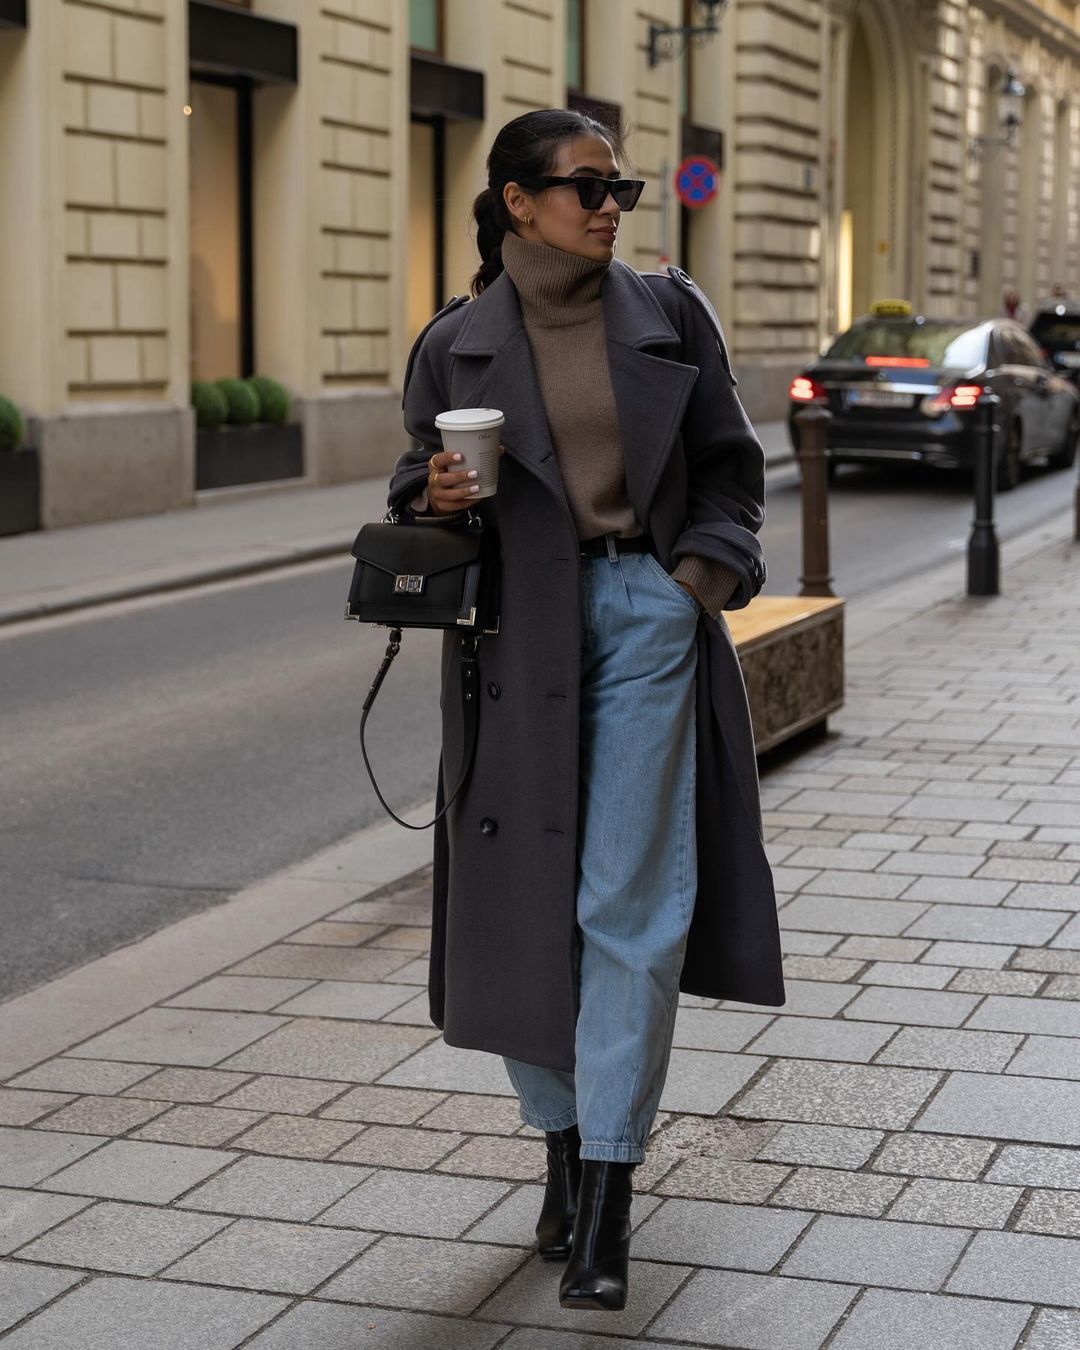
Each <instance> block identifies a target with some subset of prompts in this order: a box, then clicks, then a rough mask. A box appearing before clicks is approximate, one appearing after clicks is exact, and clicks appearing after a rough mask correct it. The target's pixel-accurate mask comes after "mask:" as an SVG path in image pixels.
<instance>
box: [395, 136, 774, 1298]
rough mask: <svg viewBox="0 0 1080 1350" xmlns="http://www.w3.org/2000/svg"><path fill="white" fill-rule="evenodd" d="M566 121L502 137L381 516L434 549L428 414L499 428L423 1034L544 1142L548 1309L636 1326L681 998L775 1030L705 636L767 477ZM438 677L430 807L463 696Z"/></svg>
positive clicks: (621, 183)
mask: <svg viewBox="0 0 1080 1350" xmlns="http://www.w3.org/2000/svg"><path fill="white" fill-rule="evenodd" d="M618 153H619V145H618V143H617V138H616V137H615V136H614V134H613V133H612V132H611V131H610V130H609V129H607V128H606V127H604V126H602V125H600V124H599V123H597V122H595V121H593V120H591V119H590V118H588V117H584V116H582V115H580V114H578V113H574V112H565V111H560V110H548V111H543V112H532V113H527V114H525V115H524V116H523V117H519V118H516V119H515V120H514V121H512V122H510V123H508V125H507V126H505V127H503V129H502V130H501V131H500V132H499V134H498V136H497V137H496V140H495V143H494V145H493V147H492V150H491V154H490V156H489V160H488V169H489V176H488V187H487V189H486V190H485V191H484V192H482V193H481V194H480V196H479V197H478V198H477V201H476V204H475V207H474V213H475V217H476V223H477V245H478V248H479V251H480V257H481V265H480V269H479V271H478V272H477V274H476V277H475V278H474V282H473V291H474V295H475V297H476V298H475V299H474V300H473V301H472V302H471V303H468V304H465V303H462V302H460V301H459V302H455V303H452V304H451V305H450V306H448V307H447V309H446V310H444V311H443V312H442V314H440V315H438V316H436V319H435V320H433V321H432V323H431V324H430V325H429V326H428V328H427V329H426V330H425V332H424V333H423V334H421V336H420V338H419V339H418V341H417V344H416V346H415V347H414V349H413V354H412V356H411V358H410V361H409V368H408V371H407V373H406V389H405V401H404V406H405V422H406V426H407V428H408V430H409V431H410V433H411V434H412V435H413V436H415V438H416V439H417V441H418V442H419V446H418V448H417V449H415V450H412V451H409V452H408V453H407V454H405V455H403V456H402V458H401V459H400V461H399V462H398V465H397V468H396V471H395V473H394V477H393V480H392V482H391V486H390V503H391V506H392V507H393V508H394V509H396V510H398V511H410V510H411V511H413V512H415V513H417V514H422V515H425V516H434V517H446V518H447V520H448V522H452V521H453V519H454V517H455V516H457V515H459V513H460V512H461V511H462V510H464V509H465V508H467V507H468V506H469V502H470V497H471V496H472V495H473V488H474V484H473V482H472V480H471V479H470V478H469V477H468V476H467V475H466V474H465V473H463V472H462V471H461V470H460V468H458V469H455V467H454V465H455V461H454V459H453V457H452V456H451V455H450V454H449V453H447V452H444V451H442V450H441V449H440V437H439V433H438V431H437V430H436V428H435V417H436V416H437V414H438V413H440V412H442V411H444V410H447V409H451V408H461V407H478V406H486V407H494V408H498V409H501V410H502V411H503V412H504V413H505V416H506V423H505V426H504V429H503V440H504V442H505V454H504V456H503V459H502V464H501V469H500V477H499V486H498V492H497V494H496V495H495V496H494V497H491V498H486V499H484V500H483V501H478V502H477V503H476V507H477V509H478V511H479V514H480V515H481V516H482V518H483V519H484V522H485V524H486V525H487V526H489V527H490V528H492V529H495V530H497V531H498V536H499V541H500V548H501V552H502V559H503V571H502V604H501V624H500V631H499V633H498V635H497V636H494V637H485V638H484V639H483V641H482V642H481V644H480V671H481V689H482V694H481V698H482V701H483V707H482V709H481V712H480V729H479V739H478V743H477V750H476V757H475V761H474V766H473V770H472V774H471V777H470V779H469V782H468V785H467V787H466V789H465V790H464V792H463V793H462V795H461V796H460V797H459V799H458V800H457V801H456V802H455V803H454V806H453V808H452V809H451V811H450V813H449V815H448V817H447V819H446V821H445V822H443V823H442V824H441V825H440V826H439V827H438V830H437V834H436V840H435V873H434V892H435V914H434V923H433V936H432V954H431V973H430V986H429V988H430V994H431V1011H432V1018H433V1020H434V1022H435V1023H436V1025H438V1026H440V1027H442V1028H443V1032H444V1037H445V1039H446V1041H447V1042H448V1043H449V1044H451V1045H457V1046H465V1047H470V1048H474V1049H479V1050H486V1051H491V1052H493V1053H496V1054H500V1055H502V1056H503V1058H504V1060H505V1064H506V1068H507V1072H508V1073H509V1076H510V1081H511V1083H512V1084H513V1087H514V1089H515V1091H516V1092H517V1095H518V1098H519V1101H520V1105H521V1114H522V1118H523V1120H525V1121H526V1122H527V1123H528V1124H530V1125H533V1126H535V1127H536V1128H538V1129H541V1130H543V1131H544V1132H545V1134H546V1136H547V1149H548V1181H547V1190H546V1193H545V1197H544V1202H543V1207H542V1210H541V1214H540V1219H539V1222H538V1224H537V1237H538V1242H539V1250H540V1253H541V1255H542V1256H544V1257H547V1258H551V1259H564V1260H566V1261H567V1265H566V1269H565V1272H564V1274H563V1278H562V1282H561V1285H560V1300H561V1302H562V1304H563V1306H566V1307H582V1308H603V1309H617V1308H621V1307H623V1306H624V1304H625V1301H626V1296H627V1269H628V1259H629V1245H630V1222H629V1211H630V1201H631V1174H632V1171H633V1168H634V1166H635V1165H636V1164H638V1163H640V1162H641V1161H642V1159H643V1158H644V1155H645V1143H646V1140H647V1138H648V1135H649V1132H650V1129H651V1128H652V1124H653V1122H654V1119H655V1116H656V1111H657V1105H658V1102H659V1098H660V1093H661V1089H662V1087H663V1083H664V1078H665V1075H666V1072H667V1067H668V1060H669V1056H670V1052H671V1043H672V1036H673V1033H674V1020H675V1012H676V1006H677V1001H678V993H679V989H680V987H681V988H682V989H683V990H684V991H686V992H689V993H694V994H700V995H703V996H706V997H710V998H729V999H739V1000H744V1001H748V1002H754V1003H765V1004H779V1003H782V1002H783V981H782V977H781V973H780V954H779V941H778V932H777V921H776V909H775V902H774V896H773V890H772V880H771V875H770V872H769V867H768V863H767V861H766V859H765V855H764V850H763V847H762V842H761V825H760V810H759V805H758V789H757V772H756V763H755V758H754V746H753V736H752V733H751V729H750V723H749V715H748V712H747V706H746V695H745V691H744V688H743V684H742V677H741V673H740V670H739V666H738V661H737V658H736V656H735V652H734V648H733V647H732V644H731V640H730V637H729V635H728V633H727V629H726V627H725V625H724V623H723V619H722V611H723V610H724V609H725V608H738V607H740V606H742V605H745V604H747V603H748V602H749V600H750V599H751V598H752V597H753V596H754V595H755V594H756V592H757V591H758V589H759V588H760V586H761V583H762V581H763V579H764V566H763V563H762V559H761V550H760V546H759V543H758V540H757V538H756V532H757V531H758V529H759V528H760V526H761V523H762V520H763V514H764V512H763V498H764V462H763V456H762V452H761V448H760V445H759V444H758V441H757V438H756V437H755V435H754V433H753V430H752V429H751V427H750V424H749V423H748V421H747V419H746V416H745V414H744V413H743V411H742V408H741V406H740V404H739V401H738V398H737V396H736V394H735V391H734V380H733V379H732V377H731V372H730V368H729V365H728V361H727V354H726V351H725V349H724V346H723V340H722V337H721V336H720V332H719V327H718V325H716V322H715V316H713V315H712V312H711V309H710V308H709V306H708V303H707V302H706V301H705V300H704V297H702V296H701V295H700V293H699V292H698V291H697V289H696V288H695V287H694V285H693V282H691V281H690V279H689V278H688V277H686V276H685V274H682V273H679V274H675V275H672V276H669V275H667V274H664V275H640V274H638V273H636V272H634V271H633V270H632V269H631V268H629V267H627V266H625V265H624V264H622V263H620V262H618V261H615V260H614V254H615V245H616V239H617V236H618V229H619V222H620V218H621V215H622V213H623V212H624V211H631V210H633V208H634V207H635V205H636V204H637V201H638V197H639V196H640V194H641V191H642V188H643V186H644V184H641V183H639V182H636V181H634V180H630V179H624V178H620V176H619V173H620V170H619V164H618V160H617V155H618ZM455 652H456V644H455V642H454V640H453V639H452V638H451V639H450V640H448V641H447V644H446V647H445V656H444V662H443V755H444V764H445V765H446V776H447V779H448V781H450V782H453V781H455V777H456V773H457V766H458V765H459V764H460V762H461V756H462V726H461V714H460V708H461V697H460V692H459V688H460V686H459V683H458V681H459V670H458V666H457V664H456V661H455V659H454V656H455Z"/></svg>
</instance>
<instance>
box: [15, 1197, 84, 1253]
mask: <svg viewBox="0 0 1080 1350" xmlns="http://www.w3.org/2000/svg"><path fill="white" fill-rule="evenodd" d="M91 1203H92V1202H91V1201H90V1200H87V1199H84V1198H83V1197H81V1196H80V1197H75V1196H72V1195H47V1194H45V1193H44V1192H42V1191H19V1190H12V1189H9V1188H8V1187H6V1186H4V1187H0V1256H7V1255H8V1254H9V1253H11V1252H13V1251H15V1249H16V1248H17V1247H21V1246H22V1245H23V1243H24V1242H29V1241H30V1240H31V1238H36V1237H38V1236H40V1234H42V1233H44V1232H45V1231H46V1230H47V1229H49V1228H52V1227H54V1226H55V1225H56V1224H58V1223H62V1222H63V1220H64V1219H69V1218H70V1217H71V1216H72V1214H77V1213H78V1212H79V1211H80V1210H81V1209H85V1208H86V1206H87V1205H89V1204H91Z"/></svg>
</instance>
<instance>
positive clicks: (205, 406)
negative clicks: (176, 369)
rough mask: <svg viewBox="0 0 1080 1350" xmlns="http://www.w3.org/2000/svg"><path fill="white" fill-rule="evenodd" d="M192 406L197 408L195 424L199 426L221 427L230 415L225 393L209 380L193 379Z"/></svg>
mask: <svg viewBox="0 0 1080 1350" xmlns="http://www.w3.org/2000/svg"><path fill="white" fill-rule="evenodd" d="M191 406H192V407H193V408H194V409H195V425H196V426H198V427H205V428H208V429H213V428H214V427H219V426H221V424H222V422H224V421H225V419H226V417H228V415H229V405H228V403H226V402H225V395H224V394H223V393H222V392H221V390H220V389H219V388H218V387H217V385H216V384H212V383H211V382H210V381H209V380H192V382H191Z"/></svg>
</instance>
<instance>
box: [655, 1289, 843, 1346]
mask: <svg viewBox="0 0 1080 1350" xmlns="http://www.w3.org/2000/svg"><path fill="white" fill-rule="evenodd" d="M854 1297H855V1291H854V1290H853V1289H851V1288H850V1287H848V1288H845V1287H844V1286H843V1285H839V1284H825V1283H821V1282H819V1281H816V1280H785V1279H783V1278H782V1277H777V1276H767V1275H746V1274H741V1273H738V1272H736V1271H726V1270H725V1271H716V1270H700V1271H698V1272H697V1273H696V1274H695V1275H694V1277H693V1279H691V1281H690V1283H689V1284H688V1285H687V1286H686V1288H685V1289H683V1290H682V1291H681V1292H680V1293H679V1295H678V1296H677V1297H676V1299H675V1300H674V1302H673V1303H672V1304H671V1306H670V1307H668V1308H665V1310H664V1311H663V1313H662V1314H661V1315H660V1317H659V1318H658V1319H657V1320H656V1322H655V1323H654V1324H653V1325H652V1326H651V1327H650V1334H655V1335H657V1336H664V1337H668V1336H686V1337H691V1338H693V1340H694V1341H696V1342H699V1343H701V1342H703V1343H704V1344H706V1345H717V1346H734V1345H737V1346H739V1347H740V1348H741V1350H817V1347H818V1346H820V1345H821V1344H822V1342H823V1341H824V1340H825V1338H826V1337H827V1336H828V1335H829V1332H830V1331H831V1330H832V1328H833V1327H834V1326H835V1325H836V1323H837V1322H838V1321H839V1320H840V1318H841V1317H842V1316H843V1315H844V1313H845V1312H846V1310H847V1308H848V1306H849V1305H850V1304H851V1302H852V1300H853V1299H854Z"/></svg>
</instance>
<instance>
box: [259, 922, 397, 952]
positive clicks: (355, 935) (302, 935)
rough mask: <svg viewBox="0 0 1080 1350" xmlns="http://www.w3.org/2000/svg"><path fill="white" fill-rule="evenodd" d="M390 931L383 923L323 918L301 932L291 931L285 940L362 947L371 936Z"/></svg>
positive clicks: (390, 944)
mask: <svg viewBox="0 0 1080 1350" xmlns="http://www.w3.org/2000/svg"><path fill="white" fill-rule="evenodd" d="M388 931H390V930H388V929H387V928H386V927H385V926H384V925H383V924H381V923H339V922H337V921H336V920H328V919H322V920H320V921H319V922H318V923H312V924H308V926H307V927H306V928H301V930H300V932H299V933H291V934H290V935H289V936H288V937H287V938H286V939H285V941H286V942H301V943H311V944H313V945H314V946H316V947H361V946H363V945H364V944H365V943H366V942H367V941H368V939H369V938H373V937H377V936H379V935H380V934H385V933H387V932H388ZM385 945H387V946H392V945H393V944H392V943H387V944H385Z"/></svg>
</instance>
